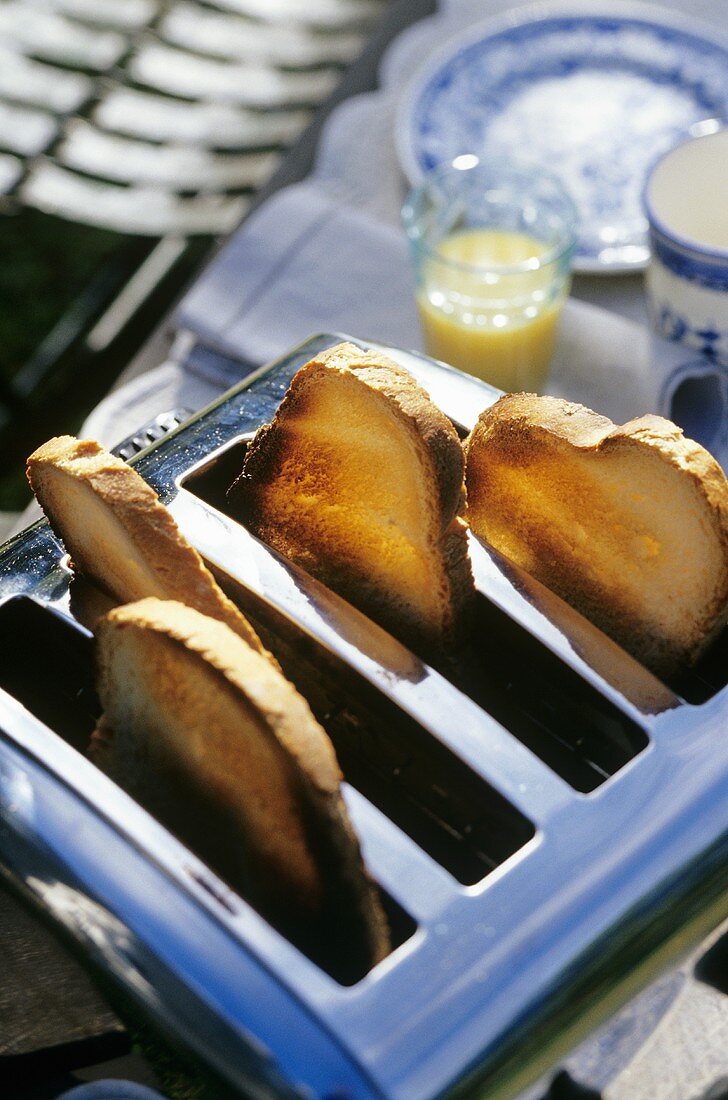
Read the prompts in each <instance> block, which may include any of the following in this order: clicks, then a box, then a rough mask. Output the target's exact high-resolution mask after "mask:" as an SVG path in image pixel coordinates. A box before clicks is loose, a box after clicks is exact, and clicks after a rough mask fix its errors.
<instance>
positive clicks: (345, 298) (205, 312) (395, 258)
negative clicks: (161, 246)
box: [176, 181, 420, 384]
mask: <svg viewBox="0 0 728 1100" xmlns="http://www.w3.org/2000/svg"><path fill="white" fill-rule="evenodd" d="M176 321H177V324H178V325H179V327H180V328H182V329H186V330H189V331H191V332H193V333H195V334H196V335H197V336H198V338H199V340H200V342H201V343H202V344H203V345H205V346H206V347H207V348H208V349H210V350H211V351H212V352H213V353H218V354H217V355H215V354H213V355H207V356H205V355H200V354H199V353H198V355H197V357H194V356H193V357H191V358H190V359H189V360H188V362H189V365H190V366H191V367H192V369H193V370H195V371H196V372H197V373H199V374H201V375H203V376H204V377H206V378H208V379H209V380H211V381H212V380H214V381H220V382H227V383H228V384H231V383H232V382H233V381H235V380H237V379H236V377H234V376H235V375H237V377H239V376H240V372H241V371H244V370H245V369H246V368H247V369H251V368H252V367H254V366H259V365H260V364H261V363H265V362H267V361H268V360H270V359H273V358H275V357H276V356H278V355H281V354H282V353H283V352H285V351H286V350H287V349H288V348H290V347H292V346H293V345H295V344H298V343H300V342H301V340H303V339H305V338H306V337H307V336H310V335H311V334H312V333H314V332H321V331H338V332H348V333H351V334H352V335H356V336H360V337H362V338H366V337H370V338H371V339H377V340H379V341H381V342H382V343H390V344H395V345H398V346H401V347H406V348H412V347H417V346H418V344H419V340H420V336H419V329H418V323H417V315H416V311H415V306H414V283H413V276H412V272H411V267H410V263H409V259H408V255H407V244H406V240H405V238H404V234H403V233H401V232H400V231H399V230H398V229H395V228H393V227H391V226H388V225H384V224H382V223H381V222H378V221H376V220H375V219H374V218H372V217H371V216H370V215H368V214H366V213H363V212H361V211H359V210H356V209H353V208H351V207H349V206H346V205H343V204H342V203H340V202H339V201H337V199H336V197H335V194H333V193H332V192H330V191H329V189H328V188H326V187H325V186H324V185H322V184H320V183H317V182H315V181H312V182H307V183H300V184H295V185H294V186H292V187H288V188H286V189H285V190H283V191H281V192H279V193H278V194H277V195H275V196H274V197H273V198H272V199H270V200H269V201H268V202H267V203H265V204H264V205H263V206H262V207H261V208H260V209H259V210H258V211H256V212H255V214H253V216H252V217H251V218H250V219H249V220H248V221H247V222H246V224H245V225H244V227H243V228H242V230H240V231H239V232H238V233H237V234H235V236H234V237H233V238H232V239H231V241H230V242H229V243H228V244H227V245H226V247H225V248H224V249H223V250H222V251H221V252H220V254H219V255H218V257H217V258H216V260H215V262H214V263H213V264H212V265H211V267H210V268H208V270H207V272H206V273H205V275H204V276H203V277H202V279H200V280H199V282H198V283H197V285H196V286H195V287H193V289H192V291H191V292H190V293H189V294H188V295H187V297H186V298H185V299H184V300H183V302H182V304H181V306H180V309H179V311H178V313H177V316H176ZM224 357H230V358H231V359H233V360H235V361H236V362H235V363H233V364H230V363H226V362H225V358H224Z"/></svg>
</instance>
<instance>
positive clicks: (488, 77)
mask: <svg viewBox="0 0 728 1100" xmlns="http://www.w3.org/2000/svg"><path fill="white" fill-rule="evenodd" d="M612 10H614V9H612ZM619 10H620V12H621V13H622V14H616V15H615V14H608V15H605V14H594V13H589V14H563V9H561V13H558V12H556V11H555V10H554V11H553V12H552V13H551V14H546V15H543V16H542V17H537V18H533V17H527V18H526V19H525V20H524V21H522V22H519V23H517V24H515V25H513V24H512V23H509V24H508V25H507V26H504V25H503V23H502V22H501V23H500V24H497V25H494V24H493V22H492V21H491V22H489V23H488V24H486V25H485V26H483V25H482V24H481V25H480V27H479V28H470V30H469V32H468V33H467V35H466V36H464V37H461V38H459V39H456V40H455V41H451V42H449V43H448V44H447V46H446V47H445V48H444V50H443V51H441V52H440V53H438V54H437V55H435V56H434V57H433V58H431V59H430V60H429V61H428V63H427V64H426V65H425V67H424V69H422V70H420V72H419V73H418V74H417V75H416V76H415V78H414V80H413V82H412V83H411V85H410V87H409V89H408V91H407V92H406V93H405V95H404V97H403V99H402V103H401V107H400V113H399V117H398V123H397V141H398V147H399V155H400V158H401V161H402V164H403V167H404V169H405V171H406V173H407V175H408V176H409V177H410V179H411V180H412V181H413V182H416V181H418V180H419V179H420V178H421V177H422V175H423V173H424V172H426V171H427V170H429V169H430V168H433V167H434V166H436V165H438V164H441V163H443V162H444V161H449V160H452V159H453V158H454V157H456V156H459V155H460V154H464V153H475V154H477V155H478V156H480V157H487V158H489V159H490V158H494V157H505V158H518V159H521V160H528V161H531V162H534V163H537V164H540V165H542V166H543V167H546V168H548V169H550V170H551V171H554V172H556V173H558V175H559V176H560V177H561V179H562V180H563V182H564V184H565V185H566V186H567V188H568V189H569V190H570V192H571V194H572V196H573V198H574V200H575V202H576V204H577V207H578V209H579V214H580V220H581V232H580V241H579V245H578V248H577V253H576V256H575V262H574V266H575V268H576V269H577V270H580V271H595V272H602V271H618V270H622V271H623V270H629V269H634V268H639V267H643V266H644V265H645V263H646V262H647V258H648V255H649V248H648V245H647V233H646V229H647V225H646V220H645V218H644V216H643V214H642V210H641V203H640V195H641V189H642V185H643V181H644V177H645V173H646V170H647V168H648V166H649V165H650V164H651V163H652V162H653V161H654V160H655V159H656V158H657V157H658V156H659V155H660V154H662V153H663V152H665V151H666V150H667V149H668V148H669V147H670V146H671V145H673V144H675V143H676V142H677V141H678V140H680V139H681V138H682V137H684V136H686V135H687V134H688V133H691V132H692V133H695V132H696V128H697V132H700V131H701V129H702V128H705V129H710V128H713V127H715V126H717V124H718V122H717V121H716V120H719V121H722V120H725V119H727V118H728V44H720V43H718V42H715V41H710V40H709V39H708V38H707V37H702V36H700V35H699V34H696V33H694V31H691V30H689V29H687V27H685V26H684V25H681V24H680V23H678V22H676V21H673V19H672V15H670V16H669V21H663V19H662V16H661V15H660V13H659V10H658V9H655V13H654V14H655V16H656V17H657V19H654V18H652V17H651V16H650V17H648V16H647V15H646V14H645V12H646V10H649V9H646V8H645V6H644V5H637V6H636V7H634V8H633V7H632V6H627V7H624V6H620V9H619ZM540 11H541V12H543V11H544V9H540ZM636 12H639V15H637V14H633V13H636ZM657 20H659V21H657ZM713 37H715V36H714V34H713ZM701 124H702V125H701Z"/></svg>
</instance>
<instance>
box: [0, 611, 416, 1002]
mask: <svg viewBox="0 0 728 1100" xmlns="http://www.w3.org/2000/svg"><path fill="white" fill-rule="evenodd" d="M0 649H1V650H2V653H3V662H2V666H1V667H0V688H2V689H3V690H5V691H6V692H8V694H10V695H12V696H13V698H15V699H16V700H17V701H18V702H19V703H21V704H22V705H23V706H24V707H25V708H26V709H27V710H28V711H30V713H31V714H33V715H34V716H35V717H36V718H38V719H39V720H40V721H41V722H43V724H44V725H46V726H48V727H49V729H51V730H53V732H54V733H56V734H57V735H58V736H60V737H61V738H62V739H63V740H64V741H66V742H67V743H68V744H70V745H71V746H72V747H73V748H75V749H76V750H77V751H79V752H81V753H83V754H85V753H86V751H87V749H88V745H89V741H90V738H91V734H92V733H93V730H94V728H95V725H96V722H97V719H98V717H99V715H100V713H101V707H100V704H99V700H98V696H97V694H96V689H95V686H94V668H93V637H92V635H91V634H90V633H89V631H87V630H85V629H84V628H83V627H80V626H79V625H78V624H76V623H74V622H73V621H72V620H70V619H68V618H67V617H66V616H65V615H63V614H62V613H60V612H58V611H56V610H54V609H52V608H48V607H46V606H44V605H42V604H39V603H37V602H36V601H35V600H33V599H31V598H29V597H27V596H15V597H11V598H9V599H8V600H6V601H5V602H4V603H2V604H0ZM184 816H185V815H183V817H184ZM180 820H182V819H180ZM163 824H165V822H163ZM167 824H168V823H167ZM172 831H173V832H178V835H180V838H181V839H182V840H183V841H184V840H185V837H184V836H183V835H182V832H183V830H177V829H174V828H173V829H172ZM190 847H191V849H192V850H194V847H195V845H194V844H191V845H190ZM197 854H198V855H202V858H203V861H204V860H205V855H203V854H202V853H199V852H198V853H197ZM213 862H214V861H210V866H211V867H212V871H213V874H209V875H207V874H204V873H202V874H201V873H200V871H199V869H198V868H190V867H187V866H185V871H186V873H187V875H188V876H189V877H190V878H191V879H194V881H195V882H196V884H197V886H198V887H201V888H202V889H203V890H204V891H205V892H206V893H207V894H208V895H209V896H210V897H211V898H213V899H214V900H215V902H216V903H217V905H219V906H220V907H221V908H223V909H225V911H226V912H227V913H230V912H231V911H234V909H231V901H230V900H229V898H228V896H227V894H226V892H221V889H220V884H219V881H218V880H216V878H215V874H214V871H215V868H214V865H213ZM378 889H379V893H380V898H381V902H382V907H383V909H384V912H385V914H386V917H387V921H388V924H389V929H390V937H391V941H392V950H395V949H396V948H397V947H399V946H401V945H402V944H403V943H404V942H405V941H406V940H408V939H410V938H411V937H412V936H413V935H414V933H415V932H416V930H417V925H416V923H415V921H414V920H413V919H412V917H411V916H410V914H409V913H407V912H406V910H405V909H404V908H403V907H402V906H401V905H400V904H399V903H398V902H397V901H396V899H394V898H393V897H391V896H390V895H389V894H388V892H387V891H386V890H384V889H382V888H381V887H380V886H378ZM315 950H316V948H315V945H312V949H311V957H312V958H313V955H314V953H315ZM306 953H308V952H306ZM314 961H318V962H319V965H322V963H321V959H315V960H314ZM330 973H331V976H332V977H333V978H335V979H336V980H337V981H340V982H341V984H344V985H350V984H353V983H354V982H357V981H359V980H360V979H361V978H363V977H364V974H363V973H361V974H360V973H356V974H354V973H352V971H351V968H347V969H346V973H343V972H342V973H338V972H335V968H334V966H332V968H331V971H330Z"/></svg>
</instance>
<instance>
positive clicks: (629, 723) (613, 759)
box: [462, 593, 649, 793]
mask: <svg viewBox="0 0 728 1100" xmlns="http://www.w3.org/2000/svg"><path fill="white" fill-rule="evenodd" d="M475 618H476V622H475V627H474V631H473V633H474V636H475V637H477V638H482V639H483V641H482V644H480V645H478V646H475V645H470V646H469V648H468V651H467V652H466V653H465V655H464V682H463V684H462V686H463V690H465V692H466V693H467V694H468V695H469V696H470V697H471V698H472V699H473V700H474V701H475V702H476V703H478V704H479V705H480V706H482V707H483V708H484V709H485V710H487V711H488V713H489V714H491V715H492V716H493V717H494V718H495V719H497V721H499V722H500V723H501V725H504V726H505V727H506V729H508V730H510V731H511V733H513V734H514V736H516V737H517V738H518V739H519V740H520V741H522V742H523V744H525V745H527V746H528V748H530V749H531V751H532V752H534V753H535V754H536V755H537V756H538V757H540V759H541V760H543V761H544V763H546V764H548V766H549V767H550V768H552V769H553V770H554V771H555V772H557V773H558V774H559V775H560V776H561V777H562V778H563V779H565V780H566V781H567V782H568V783H569V784H570V785H571V786H572V787H574V788H575V789H576V790H578V791H582V792H584V793H586V792H588V791H593V790H595V789H596V788H597V787H599V786H600V785H601V784H602V783H603V782H605V780H607V779H609V777H610V776H612V775H614V774H615V773H616V772H618V771H619V770H620V769H621V768H623V767H624V766H625V764H628V763H629V761H630V760H632V759H633V758H634V757H635V756H636V755H637V754H638V753H640V752H642V750H643V749H645V748H646V747H647V745H648V744H649V738H648V736H647V734H646V733H645V731H644V730H643V729H642V728H641V726H639V725H637V723H636V722H634V721H633V720H632V719H631V718H630V717H629V716H628V715H626V714H625V713H624V712H623V711H622V710H620V709H619V708H618V707H617V706H616V705H615V704H614V703H612V702H611V701H610V700H609V699H607V698H606V697H605V696H604V695H602V694H601V693H600V692H599V691H597V690H596V689H595V688H594V687H593V686H592V685H591V684H589V683H587V681H586V680H584V679H583V678H582V677H581V676H579V675H578V673H576V672H575V671H574V670H573V669H572V668H570V667H569V666H568V665H567V664H565V663H564V662H563V661H562V660H560V658H559V657H558V656H557V655H556V654H554V653H552V652H551V650H549V649H548V648H547V647H546V646H544V645H543V644H542V643H541V642H540V641H539V640H538V639H537V638H536V637H535V636H534V635H533V634H531V633H530V632H529V631H527V630H525V629H524V628H523V627H522V626H520V625H519V624H518V623H517V622H515V621H514V620H513V619H511V618H510V617H509V616H508V615H507V614H506V612H504V611H503V610H501V609H500V608H499V607H496V606H495V604H493V603H491V602H490V601H489V600H488V599H487V597H486V596H484V595H483V594H482V593H478V597H477V603H476V616H475Z"/></svg>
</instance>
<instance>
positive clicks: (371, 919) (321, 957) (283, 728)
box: [91, 599, 389, 981]
mask: <svg viewBox="0 0 728 1100" xmlns="http://www.w3.org/2000/svg"><path fill="white" fill-rule="evenodd" d="M96 638H97V662H98V688H99V696H100V698H101V703H102V706H103V712H104V714H103V719H102V722H101V723H100V726H99V729H98V730H97V733H96V734H95V736H94V740H93V742H92V748H91V755H92V758H94V759H95V761H96V762H97V763H98V764H99V766H101V767H102V768H103V770H105V771H107V772H108V773H109V774H110V775H111V776H112V777H113V778H115V779H116V780H117V782H119V784H120V785H121V786H123V787H125V788H126V789H127V790H128V791H129V793H131V794H132V795H134V796H135V797H136V798H137V799H138V800H139V801H140V802H141V803H142V804H143V805H145V806H146V807H147V809H149V810H150V812H152V813H154V814H155V815H156V816H158V817H159V818H160V820H162V821H163V822H164V823H165V824H166V825H167V826H168V827H169V828H171V829H172V831H174V832H176V833H177V834H178V835H179V836H180V837H181V838H182V839H183V840H185V841H186V842H187V843H188V844H189V845H190V847H192V848H193V849H195V850H196V851H197V852H198V854H200V855H201V856H202V857H203V858H205V859H206V860H207V861H208V862H209V864H210V866H211V867H213V868H214V869H215V870H216V871H217V872H218V873H219V874H220V875H221V876H222V877H223V878H225V879H226V880H227V881H228V882H229V883H230V885H231V886H233V887H234V888H236V889H238V890H240V891H241V892H242V893H243V894H244V895H245V896H246V897H248V898H249V900H250V901H251V902H252V903H253V904H254V905H255V906H256V907H257V908H258V910H259V911H260V912H261V913H262V914H263V915H264V916H265V917H266V918H268V919H269V920H270V921H271V923H272V924H274V925H275V926H276V927H278V928H279V929H280V930H281V931H282V932H284V933H285V934H286V935H287V936H288V937H289V938H290V939H292V940H293V941H294V942H296V943H298V944H299V945H300V946H301V947H302V948H303V949H304V950H305V951H307V953H308V954H309V955H311V956H312V957H314V958H315V959H316V961H318V962H319V963H320V964H321V965H323V966H325V967H326V968H327V969H330V970H331V971H332V972H334V973H335V975H336V976H337V977H339V978H341V980H346V981H350V980H355V979H356V978H359V977H361V976H362V975H363V974H364V973H365V972H366V971H367V970H368V969H370V968H371V966H373V965H374V964H375V963H376V962H378V961H379V960H380V959H381V958H382V957H383V956H384V955H385V954H386V953H387V951H388V950H389V943H388V936H387V928H386V921H385V918H384V916H383V913H382V909H381V904H380V901H379V896H378V893H377V891H376V889H375V887H374V884H373V883H372V882H371V880H370V879H369V878H368V876H367V875H366V873H365V871H364V868H363V865H362V862H361V856H360V852H359V845H358V842H357V840H356V838H355V836H354V833H353V830H352V828H351V825H350V824H349V820H348V817H347V814H346V810H345V807H344V803H343V801H342V798H341V793H340V780H341V775H340V772H339V768H338V764H337V762H336V757H335V754H334V750H333V747H332V745H331V742H330V741H329V739H328V737H327V735H326V734H325V733H324V731H323V730H322V729H321V727H320V726H319V725H318V724H317V722H316V720H315V719H314V717H313V715H312V714H311V711H310V710H309V708H308V705H307V703H306V702H305V700H304V699H303V698H302V697H301V696H300V695H299V694H298V692H297V691H296V689H295V688H294V687H293V686H292V685H291V684H289V683H288V681H287V680H285V679H284V677H283V676H282V675H281V674H280V673H279V672H278V671H277V670H276V669H275V668H274V667H272V665H271V664H270V663H269V662H268V661H266V660H265V658H263V657H262V656H261V655H260V654H258V653H256V652H254V651H253V650H252V649H251V648H250V646H248V645H246V644H245V643H244V642H243V641H241V639H240V638H239V637H237V636H236V635H235V634H233V632H232V631H231V630H230V628H229V627H227V626H226V625H224V624H223V623H220V622H218V621H215V620H212V619H210V618H208V617H207V616H205V615H200V614H199V613H198V612H197V611H193V610H192V609H190V608H188V607H184V606H182V605H181V604H179V603H177V602H174V601H162V600H157V599H145V600H140V601H138V602H137V603H133V604H128V605H126V606H124V607H119V608H116V609H114V610H113V611H111V612H110V613H109V614H108V615H107V616H106V618H104V619H102V620H101V621H100V623H99V626H98V630H97V636H96Z"/></svg>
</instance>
